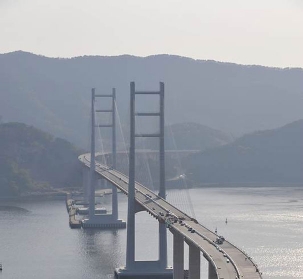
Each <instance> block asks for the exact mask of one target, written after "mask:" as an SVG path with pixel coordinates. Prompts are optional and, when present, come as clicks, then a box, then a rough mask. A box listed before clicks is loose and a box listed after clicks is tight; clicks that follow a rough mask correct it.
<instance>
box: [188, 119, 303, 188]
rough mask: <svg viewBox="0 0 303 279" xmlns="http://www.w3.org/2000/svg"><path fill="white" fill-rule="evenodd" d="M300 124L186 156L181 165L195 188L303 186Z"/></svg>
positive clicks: (263, 132) (260, 132)
mask: <svg viewBox="0 0 303 279" xmlns="http://www.w3.org/2000/svg"><path fill="white" fill-rule="evenodd" d="M302 139H303V120H298V121H295V122H292V123H290V124H287V125H285V126H283V127H281V128H278V129H274V130H266V131H259V132H255V133H252V134H247V135H245V136H243V137H241V138H239V139H237V140H235V141H234V142H232V143H230V144H227V145H225V146H222V147H218V148H215V149H212V150H207V151H204V152H201V153H199V154H194V155H191V156H189V157H188V158H187V159H186V161H185V162H184V165H185V166H187V169H186V172H187V173H191V177H192V179H193V180H194V181H195V183H196V184H197V185H199V184H203V183H218V184H220V183H221V184H229V185H232V184H241V183H243V184H246V183H252V184H259V185H262V184H267V185H268V184H272V185H276V184H285V185H287V184H300V185H303V140H302Z"/></svg>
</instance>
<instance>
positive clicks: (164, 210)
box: [79, 83, 262, 279]
mask: <svg viewBox="0 0 303 279" xmlns="http://www.w3.org/2000/svg"><path fill="white" fill-rule="evenodd" d="M136 94H152V95H159V96H160V110H159V112H146V113H144V112H139V113H137V112H136V111H135V105H134V104H135V95H136ZM96 97H102V98H103V97H109V98H112V100H113V106H112V109H110V110H98V111H97V110H95V108H94V102H95V98H96ZM95 112H110V113H112V114H113V118H112V124H111V125H108V124H106V125H96V124H95V119H94V114H95ZM114 115H115V91H113V94H112V95H96V94H95V90H93V91H92V136H91V153H87V154H83V155H81V156H79V160H80V161H81V163H82V164H83V167H84V169H86V170H90V179H89V183H86V184H89V186H90V187H89V191H86V193H87V194H89V195H88V197H87V199H88V200H89V218H88V219H86V220H84V221H83V222H82V224H83V227H84V228H87V227H123V226H124V224H125V223H124V222H123V221H122V220H119V219H118V202H117V188H118V189H120V190H121V191H122V192H123V193H125V194H127V195H128V219H127V251H126V265H125V267H121V268H117V269H116V271H115V276H116V277H117V278H126V279H130V278H131V279H134V278H146V279H148V278H174V279H184V278H190V279H200V262H201V254H202V255H203V257H204V258H205V259H206V260H207V261H208V278H209V279H223V278H224V279H236V278H238V279H240V278H247V279H257V278H262V274H261V273H260V271H259V269H258V267H257V266H256V264H255V263H254V262H253V261H252V259H251V258H250V257H248V256H247V255H246V254H245V253H244V252H243V251H241V250H240V249H238V248H237V247H236V246H234V245H233V244H231V243H230V242H228V241H227V240H225V239H224V238H223V237H220V236H218V235H217V234H216V233H214V232H212V231H210V230H209V229H207V228H206V227H204V226H203V225H202V224H199V223H198V222H197V220H196V219H194V218H193V217H191V216H189V215H188V214H186V213H185V212H183V211H181V210H180V209H178V208H177V207H176V206H174V205H172V204H170V203H169V202H167V201H166V199H165V198H166V192H165V167H164V155H165V151H164V84H163V83H160V91H155V92H142V91H135V85H134V83H131V116H130V118H131V123H130V124H131V127H130V152H129V176H127V175H125V174H123V173H121V172H119V171H118V170H116V153H117V152H116V146H115V141H116V138H115V137H116V136H115V132H114V130H115V118H114ZM135 116H145V117H146V116H153V117H154V116H157V117H159V120H160V121H159V126H160V129H159V130H160V132H159V133H149V134H148V133H146V134H137V133H136V129H135ZM95 127H111V128H112V130H113V137H112V145H113V149H112V156H113V162H112V165H111V166H110V167H109V166H107V165H105V164H102V163H100V162H97V161H96V160H95V156H96V155H98V154H97V153H96V152H95V134H94V130H95ZM136 137H155V138H159V161H160V162H159V167H160V174H159V177H160V184H159V185H160V186H159V193H158V194H155V192H154V191H152V190H150V189H149V188H147V187H145V186H144V185H142V184H140V183H138V182H136V181H135V138H136ZM97 177H101V178H103V179H105V180H106V181H108V182H109V183H110V184H111V185H112V186H113V188H112V189H113V197H112V201H113V202H112V214H108V215H99V216H98V215H96V214H95V188H94V185H95V181H96V178H97ZM139 211H146V212H148V213H149V214H150V215H151V216H153V217H154V218H156V219H157V220H158V221H159V247H158V251H159V260H157V261H136V260H135V214H136V213H137V212H139ZM124 227H125V226H124ZM167 230H169V231H170V232H171V233H172V234H173V267H172V268H170V267H168V266H167ZM185 243H186V244H187V245H188V246H189V263H188V266H189V270H188V277H185V276H187V275H185V271H184V244H185Z"/></svg>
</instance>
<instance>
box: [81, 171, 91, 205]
mask: <svg viewBox="0 0 303 279" xmlns="http://www.w3.org/2000/svg"><path fill="white" fill-rule="evenodd" d="M82 179H83V180H82V183H83V203H84V204H88V200H89V187H90V186H89V185H90V182H89V169H88V168H87V167H83V168H82Z"/></svg>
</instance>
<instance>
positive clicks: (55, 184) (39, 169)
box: [0, 123, 82, 197]
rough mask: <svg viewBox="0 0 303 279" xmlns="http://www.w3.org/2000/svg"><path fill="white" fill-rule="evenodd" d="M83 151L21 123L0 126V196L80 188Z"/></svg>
mask: <svg viewBox="0 0 303 279" xmlns="http://www.w3.org/2000/svg"><path fill="white" fill-rule="evenodd" d="M79 154H80V151H79V150H77V149H75V147H73V146H72V145H71V144H70V143H69V142H67V141H66V140H63V139H59V138H54V137H53V136H51V135H50V134H48V133H45V132H42V131H40V130H38V129H36V128H34V127H32V126H27V125H25V124H22V123H5V124H0V195H1V196H2V197H3V196H11V195H22V194H25V193H27V192H32V191H42V190H46V189H50V188H61V187H71V186H72V187H75V186H80V185H81V181H82V180H81V166H80V164H79V162H78V160H77V157H78V155H79Z"/></svg>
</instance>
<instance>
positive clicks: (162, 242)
mask: <svg viewBox="0 0 303 279" xmlns="http://www.w3.org/2000/svg"><path fill="white" fill-rule="evenodd" d="M159 106H160V117H159V127H160V137H159V157H160V162H159V166H160V189H159V196H160V197H161V198H163V199H166V188H165V149H164V83H163V82H160V102H159ZM159 260H160V265H161V268H166V267H167V232H166V226H165V224H163V223H159Z"/></svg>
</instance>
